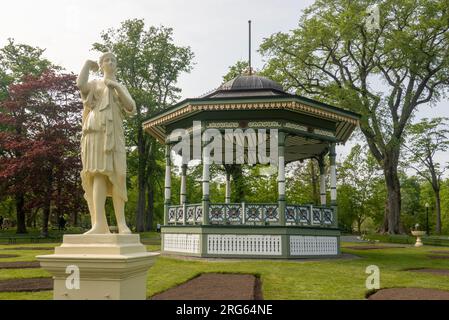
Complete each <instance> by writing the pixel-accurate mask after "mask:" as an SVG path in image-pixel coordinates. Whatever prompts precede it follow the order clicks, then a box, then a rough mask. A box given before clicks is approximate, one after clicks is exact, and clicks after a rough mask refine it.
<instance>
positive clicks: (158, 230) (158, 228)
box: [156, 223, 161, 232]
mask: <svg viewBox="0 0 449 320" xmlns="http://www.w3.org/2000/svg"><path fill="white" fill-rule="evenodd" d="M156 232H161V224H160V223H158V224H157V225H156Z"/></svg>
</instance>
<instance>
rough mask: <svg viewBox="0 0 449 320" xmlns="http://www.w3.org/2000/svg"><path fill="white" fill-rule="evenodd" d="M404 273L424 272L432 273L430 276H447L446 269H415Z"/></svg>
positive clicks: (447, 271) (448, 274)
mask: <svg viewBox="0 0 449 320" xmlns="http://www.w3.org/2000/svg"><path fill="white" fill-rule="evenodd" d="M404 271H412V272H424V273H432V274H437V275H443V276H449V270H448V269H432V268H416V269H405V270H404Z"/></svg>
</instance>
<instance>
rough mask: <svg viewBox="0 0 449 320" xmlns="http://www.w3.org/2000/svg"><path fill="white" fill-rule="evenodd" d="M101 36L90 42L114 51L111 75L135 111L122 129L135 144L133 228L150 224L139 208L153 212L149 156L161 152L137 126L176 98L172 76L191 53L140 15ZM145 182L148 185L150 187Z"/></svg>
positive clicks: (152, 163)
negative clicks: (123, 87) (124, 88)
mask: <svg viewBox="0 0 449 320" xmlns="http://www.w3.org/2000/svg"><path fill="white" fill-rule="evenodd" d="M101 39H102V41H101V42H99V43H94V44H93V48H94V49H95V50H97V51H100V52H106V51H111V52H113V53H114V54H115V55H116V57H117V64H118V66H119V67H118V72H117V78H118V79H119V80H120V81H122V82H123V83H124V84H125V85H126V86H127V88H128V89H129V91H130V94H131V96H132V97H133V98H134V100H135V102H136V107H137V115H136V116H135V117H134V118H133V119H132V120H130V121H129V123H128V126H126V127H127V129H126V135H127V138H128V142H129V145H131V146H135V147H137V148H136V150H137V153H138V159H137V162H138V163H137V165H136V168H137V176H138V179H137V180H138V181H137V184H138V200H137V208H136V229H137V231H139V232H140V231H145V230H149V229H150V228H151V227H152V226H151V225H148V222H150V221H152V219H151V218H148V219H145V212H146V213H147V215H152V214H153V212H150V210H151V208H152V206H153V204H152V203H149V202H151V201H152V198H153V197H152V195H151V192H153V190H154V188H155V186H156V185H155V179H154V177H155V172H156V171H157V170H160V168H159V169H158V167H156V164H157V161H155V160H156V159H157V155H160V154H162V153H161V152H160V151H159V152H158V151H157V150H156V148H160V147H159V146H158V145H157V144H156V143H155V141H154V138H152V137H150V136H149V135H147V134H145V133H144V132H143V128H142V122H143V121H144V120H145V119H146V118H148V117H149V116H150V115H152V114H154V113H155V112H158V111H160V110H162V109H164V108H166V107H167V106H168V105H170V104H171V103H173V102H174V101H175V100H176V99H178V98H179V93H180V91H181V90H180V89H179V88H177V87H176V81H177V80H178V77H179V75H180V74H181V73H183V72H189V71H190V70H191V68H192V59H193V53H192V51H191V50H190V47H182V46H176V45H175V44H174V42H173V29H171V28H167V27H164V26H161V27H153V26H150V27H148V28H147V27H145V23H144V21H143V20H141V19H132V20H126V21H124V22H122V23H121V25H120V27H119V28H117V29H108V30H107V31H105V32H103V33H102V34H101ZM148 183H151V186H152V187H151V188H150V190H148V186H149V185H148ZM147 192H150V194H148V195H147ZM146 208H148V209H147V210H146ZM146 221H147V224H146V223H145V222H146Z"/></svg>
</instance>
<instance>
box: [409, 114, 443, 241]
mask: <svg viewBox="0 0 449 320" xmlns="http://www.w3.org/2000/svg"><path fill="white" fill-rule="evenodd" d="M448 120H449V119H447V118H434V119H427V118H424V119H422V120H421V121H420V122H418V123H415V124H411V125H409V126H408V128H407V133H408V142H407V143H406V144H405V156H406V161H405V162H406V165H408V166H410V167H412V168H413V169H414V170H415V171H416V173H417V174H418V175H419V176H421V177H422V178H424V179H425V180H426V181H428V182H429V183H430V185H431V186H432V189H433V192H434V194H435V210H436V225H435V231H436V232H437V233H438V234H440V233H441V198H440V190H441V182H442V177H443V174H444V171H445V170H446V169H447V166H442V165H441V164H440V163H438V161H437V160H436V159H435V155H436V154H437V153H438V152H446V151H447V150H448V148H449V139H448V138H449V127H448V123H447V121H448Z"/></svg>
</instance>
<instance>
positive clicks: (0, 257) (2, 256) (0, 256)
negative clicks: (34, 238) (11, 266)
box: [0, 254, 19, 259]
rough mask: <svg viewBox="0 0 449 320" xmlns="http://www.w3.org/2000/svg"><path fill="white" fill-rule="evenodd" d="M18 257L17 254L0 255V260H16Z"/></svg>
mask: <svg viewBox="0 0 449 320" xmlns="http://www.w3.org/2000/svg"><path fill="white" fill-rule="evenodd" d="M18 256H19V255H17V254H0V259H2V258H17V257H18Z"/></svg>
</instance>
